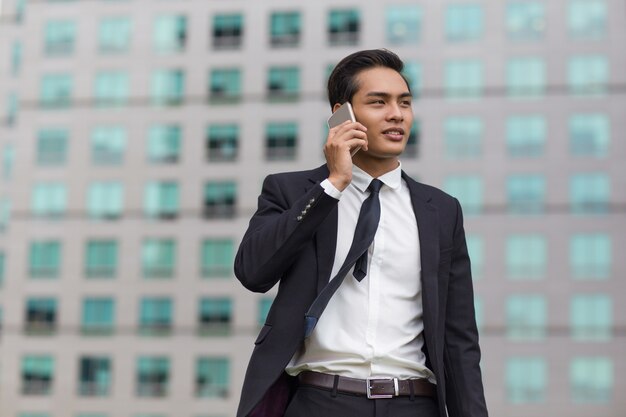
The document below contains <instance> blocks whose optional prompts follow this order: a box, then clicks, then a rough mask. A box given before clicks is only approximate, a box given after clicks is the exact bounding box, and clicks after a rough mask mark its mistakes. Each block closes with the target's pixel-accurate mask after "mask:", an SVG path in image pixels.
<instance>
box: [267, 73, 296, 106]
mask: <svg viewBox="0 0 626 417" xmlns="http://www.w3.org/2000/svg"><path fill="white" fill-rule="evenodd" d="M299 92H300V69H299V68H297V67H272V68H270V69H269V72H268V77H267V96H268V98H269V99H272V100H276V99H278V100H284V99H288V100H293V99H296V98H297V97H298V94H299Z"/></svg>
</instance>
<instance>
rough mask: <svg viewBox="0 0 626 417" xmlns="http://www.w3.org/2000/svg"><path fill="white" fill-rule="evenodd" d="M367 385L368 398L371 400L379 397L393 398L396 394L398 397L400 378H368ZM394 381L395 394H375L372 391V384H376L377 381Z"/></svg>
mask: <svg viewBox="0 0 626 417" xmlns="http://www.w3.org/2000/svg"><path fill="white" fill-rule="evenodd" d="M365 381H366V384H367V387H366V390H367V398H368V399H370V400H375V399H378V398H393V397H394V396H395V397H397V396H398V395H399V388H398V378H366V379H365ZM392 381H393V394H375V393H374V394H373V393H372V388H374V387H373V386H372V384H375V383H376V382H392Z"/></svg>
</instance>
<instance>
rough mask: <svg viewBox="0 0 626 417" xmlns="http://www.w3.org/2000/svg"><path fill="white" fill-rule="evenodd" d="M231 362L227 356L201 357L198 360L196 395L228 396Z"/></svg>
mask: <svg viewBox="0 0 626 417" xmlns="http://www.w3.org/2000/svg"><path fill="white" fill-rule="evenodd" d="M229 374H230V363H229V361H228V359H226V358H207V357H202V358H199V359H198V360H197V362H196V396H198V397H218V398H228V395H229V392H228V391H229V390H228V386H229Z"/></svg>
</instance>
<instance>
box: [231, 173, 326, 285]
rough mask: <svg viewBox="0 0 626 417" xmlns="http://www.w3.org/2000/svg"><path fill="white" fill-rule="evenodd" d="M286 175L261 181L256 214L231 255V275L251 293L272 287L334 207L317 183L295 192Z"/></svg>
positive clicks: (291, 179) (291, 178) (290, 177)
mask: <svg viewBox="0 0 626 417" xmlns="http://www.w3.org/2000/svg"><path fill="white" fill-rule="evenodd" d="M290 175H293V174H276V175H270V176H268V177H267V178H266V179H265V181H264V182H263V189H262V191H261V195H260V196H259V199H258V207H257V211H256V213H255V214H254V215H253V217H252V219H251V220H250V224H249V225H248V229H247V231H246V233H245V234H244V237H243V239H242V242H241V244H240V246H239V250H238V251H237V255H236V256H235V265H234V268H235V275H236V277H237V278H238V279H239V281H241V283H242V284H243V285H244V286H245V287H246V288H248V289H249V290H251V291H255V292H266V291H268V290H269V289H270V288H272V287H273V286H274V285H275V284H276V283H277V282H278V281H279V280H280V278H281V277H282V275H283V274H284V272H285V271H286V270H287V269H288V268H289V267H290V266H291V265H292V263H293V262H294V260H295V259H296V258H297V256H298V253H299V252H300V251H301V250H302V249H303V248H304V247H305V245H306V244H308V243H310V242H311V239H312V238H313V236H314V235H315V232H316V230H317V228H318V227H319V225H320V223H322V222H323V221H324V219H326V217H327V216H328V214H330V212H331V211H332V210H333V209H334V208H336V207H337V202H338V200H337V199H335V198H333V197H331V196H329V195H328V194H326V193H325V192H324V189H323V188H322V186H320V185H319V183H318V184H315V185H313V184H309V185H312V186H311V187H310V188H309V189H308V190H306V191H305V188H304V187H300V188H299V189H300V190H301V191H297V190H296V188H295V185H294V184H293V183H294V182H297V181H294V180H295V178H294V177H293V176H290Z"/></svg>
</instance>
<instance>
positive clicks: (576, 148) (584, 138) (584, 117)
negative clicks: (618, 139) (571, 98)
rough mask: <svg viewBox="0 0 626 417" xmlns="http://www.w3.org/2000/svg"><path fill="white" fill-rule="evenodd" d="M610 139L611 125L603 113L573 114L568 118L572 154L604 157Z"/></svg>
mask: <svg viewBox="0 0 626 417" xmlns="http://www.w3.org/2000/svg"><path fill="white" fill-rule="evenodd" d="M610 141H611V126H610V123H609V119H608V117H607V116H606V115H605V114H597V113H588V114H574V115H572V116H571V117H570V119H569V145H570V152H571V153H572V155H577V156H595V157H598V158H600V157H605V156H607V154H608V151H609V144H610Z"/></svg>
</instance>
